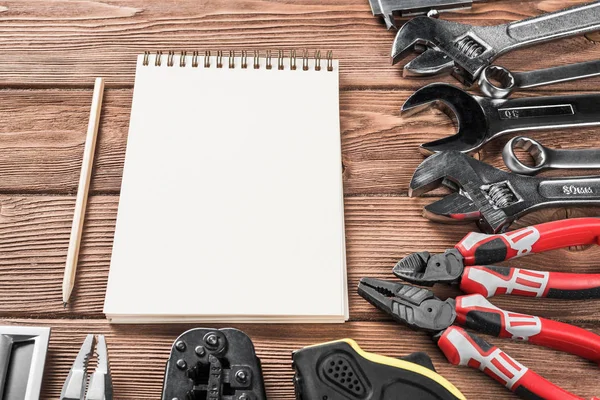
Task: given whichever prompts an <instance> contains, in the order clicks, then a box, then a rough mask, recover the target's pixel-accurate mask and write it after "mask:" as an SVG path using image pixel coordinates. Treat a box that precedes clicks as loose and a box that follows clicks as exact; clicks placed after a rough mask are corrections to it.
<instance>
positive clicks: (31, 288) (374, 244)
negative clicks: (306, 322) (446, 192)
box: [0, 195, 600, 321]
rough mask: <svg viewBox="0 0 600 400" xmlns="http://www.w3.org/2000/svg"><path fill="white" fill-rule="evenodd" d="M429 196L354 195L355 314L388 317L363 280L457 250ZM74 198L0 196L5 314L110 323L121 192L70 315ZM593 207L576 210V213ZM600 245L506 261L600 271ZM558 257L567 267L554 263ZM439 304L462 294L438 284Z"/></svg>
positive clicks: (581, 305) (528, 309)
mask: <svg viewBox="0 0 600 400" xmlns="http://www.w3.org/2000/svg"><path fill="white" fill-rule="evenodd" d="M430 200H431V199H409V198H405V197H383V198H379V197H364V198H363V197H356V198H354V197H351V198H347V199H346V237H347V251H348V253H347V258H348V275H349V291H350V305H351V318H352V319H353V320H364V319H369V320H385V319H387V316H385V315H384V314H383V313H379V312H376V310H375V309H374V308H373V307H372V306H371V305H370V304H368V303H367V302H366V301H364V300H363V299H362V298H360V297H359V296H358V295H357V293H356V290H355V288H356V285H357V284H358V281H359V279H360V278H362V277H365V276H369V277H377V278H381V279H391V280H394V279H395V278H394V276H393V275H392V274H391V269H392V267H393V266H394V264H395V263H396V262H397V261H398V260H399V259H401V258H402V257H404V256H406V255H407V254H410V253H412V252H414V251H422V250H428V251H431V252H434V253H439V252H443V251H444V250H445V249H446V248H451V247H452V246H453V245H454V244H455V243H456V242H457V241H458V240H460V239H461V238H462V237H463V236H464V235H465V234H466V233H467V232H468V231H469V230H471V229H473V228H474V227H473V226H470V225H466V226H458V225H454V226H452V225H439V224H435V223H432V222H430V221H427V220H425V219H424V218H422V217H421V216H420V212H421V211H420V209H421V207H422V206H423V205H424V204H426V203H427V202H428V201H430ZM74 201H75V200H74V197H67V196H55V197H47V196H6V195H4V196H0V316H4V317H35V318H47V317H50V316H52V317H60V318H73V317H77V318H80V317H86V318H103V314H102V307H103V303H104V293H105V291H106V282H107V276H108V270H109V264H110V255H111V249H112V241H113V235H114V225H115V220H116V211H117V202H118V197H117V196H93V197H92V198H91V200H90V204H89V207H88V213H87V216H86V224H85V229H84V236H83V241H82V249H81V255H80V264H79V268H78V272H77V283H76V287H75V291H74V292H73V296H72V302H71V303H70V305H69V308H67V309H66V310H65V309H63V307H62V301H61V290H60V288H61V279H62V275H63V271H64V263H65V259H66V253H67V246H68V240H69V232H70V227H71V219H72V215H73V214H72V213H73V207H74ZM584 215H589V210H585V211H584V210H578V209H575V210H573V211H572V216H584ZM565 216H566V214H565V213H564V212H563V213H562V214H561V213H552V212H540V213H537V214H534V215H531V216H529V217H527V218H525V219H524V220H523V221H521V223H520V225H523V224H527V223H536V222H540V221H543V220H549V219H558V218H563V217H565ZM598 259H600V247H599V246H590V247H587V248H585V249H563V250H557V251H554V252H548V253H543V254H536V255H532V256H528V257H525V258H521V259H519V260H517V261H514V262H511V263H509V264H510V265H513V266H521V267H524V268H532V269H540V270H550V271H572V272H578V273H600V267H599V266H598V265H597V263H595V262H592V263H590V260H598ZM557 260H560V262H558V263H557ZM434 291H435V292H436V293H437V294H438V295H439V296H440V297H442V298H446V297H448V296H454V295H457V294H459V293H458V291H457V290H455V289H451V288H447V287H443V286H439V287H435V288H434ZM493 302H494V304H496V305H497V306H499V307H502V308H505V309H508V310H511V311H515V312H523V313H529V314H536V315H541V316H545V317H548V318H554V319H560V320H569V321H600V300H586V301H574V302H563V301H557V300H547V299H523V298H518V297H509V296H504V297H497V298H494V299H493Z"/></svg>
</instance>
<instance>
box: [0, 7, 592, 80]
mask: <svg viewBox="0 0 600 400" xmlns="http://www.w3.org/2000/svg"><path fill="white" fill-rule="evenodd" d="M585 1H586V0H567V1H562V2H558V1H543V2H540V1H537V0H529V1H517V0H512V1H489V2H485V3H476V4H475V5H474V7H473V9H472V10H464V11H460V12H455V13H447V14H444V18H445V19H450V20H453V21H459V22H463V23H470V24H476V25H477V24H479V25H488V24H498V23H503V22H506V21H513V20H518V19H522V18H527V17H531V16H535V15H539V14H540V13H543V12H549V11H555V10H558V9H560V8H563V7H565V6H569V5H576V4H581V3H584V2H585ZM0 23H1V24H0V52H1V53H2V55H3V57H2V59H1V60H0V85H2V86H4V87H6V86H11V87H36V86H37V87H39V86H46V87H59V86H61V87H62V86H77V87H82V86H86V87H91V85H92V83H93V80H94V78H95V77H96V76H104V77H105V78H107V85H109V86H110V85H112V86H113V87H114V86H121V87H122V86H128V87H131V86H132V84H133V78H134V68H135V56H136V55H137V54H140V53H142V52H143V51H145V50H164V51H167V50H177V51H179V50H181V49H187V50H190V51H191V50H197V49H198V50H213V51H214V50H217V49H223V50H238V51H239V50H243V49H249V50H254V49H259V50H262V51H264V50H266V49H279V48H281V49H286V50H287V49H292V48H295V49H299V50H301V49H304V48H307V49H310V50H311V52H312V51H314V50H315V49H331V50H333V51H334V53H335V56H336V57H337V58H339V59H340V60H341V65H342V70H343V71H344V73H343V74H342V75H341V85H342V87H343V88H351V87H359V86H360V87H387V88H391V87H403V88H413V89H414V88H416V87H417V86H419V85H420V84H421V83H422V82H421V81H420V80H409V79H401V78H400V74H401V68H400V67H399V66H391V65H390V62H389V54H390V51H391V45H392V42H393V38H394V35H395V31H393V30H392V31H386V29H385V27H384V25H383V24H382V23H381V21H379V20H378V19H376V18H374V17H373V16H372V14H371V11H370V9H369V6H368V2H367V1H366V0H347V1H344V2H339V1H335V0H327V1H320V2H314V1H311V0H294V1H285V2H273V1H269V0H239V1H236V2H226V1H215V0H206V1H203V2H200V3H199V2H197V1H195V0H185V1H184V0H181V1H178V2H176V3H174V4H171V3H169V6H165V3H164V2H163V1H160V0H145V1H140V0H138V1H126V0H109V1H103V2H100V1H77V2H75V3H73V2H70V1H67V0H42V1H35V2H23V1H17V0H8V1H3V2H2V8H1V9H0ZM548 54H552V55H554V56H553V57H548V56H547V55H548ZM597 55H598V50H597V48H596V46H595V44H594V42H593V41H591V40H588V39H586V38H585V37H583V36H581V37H577V38H571V39H565V40H560V41H557V42H554V43H551V44H545V45H539V46H535V47H533V48H531V49H527V50H523V51H518V52H511V53H509V54H507V55H506V56H505V57H503V58H502V60H501V62H502V64H505V65H506V66H507V67H509V68H513V69H515V70H529V69H536V68H539V67H543V66H545V67H548V66H550V65H552V64H562V63H568V62H575V61H583V60H589V59H593V58H597ZM444 80H445V81H448V82H452V81H454V80H453V79H452V78H450V77H445V78H444ZM571 87H577V86H575V85H573V86H571Z"/></svg>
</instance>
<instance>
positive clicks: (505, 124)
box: [402, 83, 600, 154]
mask: <svg viewBox="0 0 600 400" xmlns="http://www.w3.org/2000/svg"><path fill="white" fill-rule="evenodd" d="M431 105H438V106H440V105H441V106H443V107H440V108H441V110H442V111H443V112H445V113H446V114H447V115H448V116H449V117H450V118H451V119H453V120H454V121H455V122H456V125H457V126H458V132H457V133H456V134H455V135H452V136H448V137H445V138H442V139H439V140H435V141H433V142H429V143H425V144H423V145H421V151H423V152H424V153H426V154H431V153H435V152H440V151H445V150H457V151H460V152H463V153H472V152H474V151H476V150H478V149H479V148H481V147H482V146H483V145H485V144H486V143H487V142H489V141H490V140H492V139H494V138H496V137H498V136H500V135H504V134H506V133H512V132H518V131H528V130H540V129H558V128H574V127H582V126H596V125H600V113H599V112H598V110H600V94H585V95H571V96H547V97H531V98H520V99H508V100H506V99H492V98H489V97H483V96H473V95H471V94H469V93H467V92H465V91H464V90H462V89H459V88H457V87H456V86H452V85H448V84H443V83H433V84H430V85H427V86H425V87H423V88H421V89H419V90H417V91H416V92H415V93H413V94H412V95H411V96H410V97H409V98H408V100H406V102H405V103H404V105H403V106H402V112H403V113H408V114H411V113H416V112H418V111H421V110H423V109H425V108H427V107H429V106H431Z"/></svg>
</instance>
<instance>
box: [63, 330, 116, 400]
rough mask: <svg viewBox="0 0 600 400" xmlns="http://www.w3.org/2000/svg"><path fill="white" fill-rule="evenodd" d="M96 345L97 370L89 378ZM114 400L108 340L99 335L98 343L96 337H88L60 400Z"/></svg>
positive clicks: (72, 368) (74, 363) (68, 377)
mask: <svg viewBox="0 0 600 400" xmlns="http://www.w3.org/2000/svg"><path fill="white" fill-rule="evenodd" d="M94 345H95V347H96V353H97V354H98V359H97V361H96V370H95V371H94V373H93V374H91V375H89V376H88V373H87V370H88V363H89V361H90V358H91V357H92V355H93V354H94ZM88 380H89V382H88ZM86 388H87V391H86ZM112 399H113V386H112V378H111V375H110V368H109V365H108V351H107V349H106V340H105V338H104V335H98V342H97V343H96V341H95V337H94V335H87V337H86V338H85V341H84V342H83V345H82V346H81V349H80V350H79V353H78V354H77V358H75V361H74V362H73V366H72V367H71V370H70V371H69V375H68V376H67V380H66V381H65V383H64V385H63V388H62V391H61V392H60V400H112Z"/></svg>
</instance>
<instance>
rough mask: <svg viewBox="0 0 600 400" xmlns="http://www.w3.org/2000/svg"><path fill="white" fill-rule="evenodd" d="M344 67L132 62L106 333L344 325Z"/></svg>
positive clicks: (291, 60) (150, 57) (260, 60)
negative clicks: (176, 326)
mask: <svg viewBox="0 0 600 400" xmlns="http://www.w3.org/2000/svg"><path fill="white" fill-rule="evenodd" d="M272 54H273V55H272ZM338 70H339V67H338V62H337V61H336V60H333V59H332V56H331V53H327V54H325V55H324V57H322V58H321V56H320V53H318V52H317V53H316V54H315V55H311V57H309V56H307V55H306V54H304V55H303V56H296V55H295V54H294V53H287V54H283V52H278V53H263V54H262V56H260V55H259V54H258V53H251V54H249V53H247V52H243V53H239V54H235V53H233V54H231V55H230V54H223V53H221V52H218V53H214V54H212V55H211V54H208V53H206V54H204V53H203V54H199V53H196V52H194V53H188V54H186V53H181V54H179V53H178V54H175V53H173V52H170V53H165V54H162V53H160V52H159V53H156V54H155V53H153V54H150V53H146V54H144V55H140V56H139V57H138V60H137V72H136V78H135V88H134V94H133V103H132V110H131V121H130V127H129V136H128V142H127V153H126V158H125V166H124V172H123V183H122V188H121V196H120V202H119V210H118V216H117V223H116V232H115V238H114V246H113V254H112V259H111V265H110V275H109V280H108V288H107V292H106V300H105V304H104V313H105V314H106V316H107V317H108V319H109V320H110V321H111V322H113V323H164V322H216V323H223V322H226V323H244V322H343V321H345V320H347V319H348V295H347V282H346V260H345V240H344V211H343V190H342V177H341V172H342V162H341V148H340V147H341V146H340V128H339V100H338V92H339V88H338V87H339V84H338Z"/></svg>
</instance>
